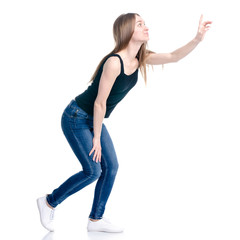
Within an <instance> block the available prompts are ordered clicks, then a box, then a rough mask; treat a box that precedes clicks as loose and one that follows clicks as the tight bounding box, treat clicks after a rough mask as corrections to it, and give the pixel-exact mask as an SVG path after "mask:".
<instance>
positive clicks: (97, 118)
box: [89, 57, 121, 162]
mask: <svg viewBox="0 0 240 240" xmlns="http://www.w3.org/2000/svg"><path fill="white" fill-rule="evenodd" d="M120 72H121V64H120V61H119V59H118V57H110V58H109V59H108V60H107V61H106V62H105V64H104V67H103V72H102V76H101V79H100V82H99V88H98V95H97V98H96V100H95V102H94V112H93V132H94V137H93V148H92V150H91V151H90V153H89V156H90V155H91V154H92V153H93V152H94V155H93V160H94V161H96V162H100V161H101V141H100V137H101V131H102V122H103V119H104V116H105V113H106V103H107V98H108V96H109V94H110V91H111V89H112V86H113V84H114V82H115V80H116V78H117V76H118V75H119V74H120Z"/></svg>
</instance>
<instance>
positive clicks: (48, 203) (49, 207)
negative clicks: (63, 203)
mask: <svg viewBox="0 0 240 240" xmlns="http://www.w3.org/2000/svg"><path fill="white" fill-rule="evenodd" d="M46 204H47V206H48V207H49V208H51V209H54V207H52V206H51V205H50V204H49V203H48V201H47V199H46Z"/></svg>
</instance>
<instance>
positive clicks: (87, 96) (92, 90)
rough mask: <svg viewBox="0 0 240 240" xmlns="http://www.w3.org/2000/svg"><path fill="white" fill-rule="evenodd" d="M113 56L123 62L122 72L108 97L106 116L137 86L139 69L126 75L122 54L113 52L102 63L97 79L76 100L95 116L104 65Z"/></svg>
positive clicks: (81, 106)
mask: <svg viewBox="0 0 240 240" xmlns="http://www.w3.org/2000/svg"><path fill="white" fill-rule="evenodd" d="M111 56H117V57H118V58H119V59H120V62H121V73H120V74H119V75H118V77H117V78H116V80H115V82H114V84H113V86H112V89H111V91H110V94H109V96H108V99H107V104H106V114H105V118H108V117H109V116H110V114H111V112H112V111H113V109H114V108H115V107H116V105H117V104H118V103H119V102H120V101H121V100H122V99H123V98H124V97H125V96H126V95H127V93H128V92H129V91H130V90H131V89H132V88H133V87H134V86H135V84H136V83H137V80H138V69H136V71H135V72H134V73H132V74H131V75H126V74H125V73H124V66H123V61H122V58H121V57H120V55H118V54H111V55H110V56H108V57H107V58H106V59H105V61H104V62H103V64H102V65H101V67H100V69H99V71H98V73H97V75H96V77H95V79H94V80H93V82H92V84H91V85H90V86H89V87H88V88H87V89H86V90H85V91H84V92H83V93H81V94H80V95H78V96H77V97H76V98H75V100H76V102H77V104H78V106H79V107H80V108H82V109H83V110H84V111H85V112H87V113H88V114H90V115H91V116H93V108H94V102H95V99H96V97H97V94H98V86H99V82H100V79H101V75H102V71H103V65H104V63H105V62H106V61H107V59H108V58H109V57H111Z"/></svg>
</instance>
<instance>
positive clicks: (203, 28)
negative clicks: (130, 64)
mask: <svg viewBox="0 0 240 240" xmlns="http://www.w3.org/2000/svg"><path fill="white" fill-rule="evenodd" d="M211 23H212V22H211V21H205V22H203V15H201V17H200V20H199V26H198V31H197V35H196V36H195V38H194V39H193V40H191V41H190V42H189V43H187V44H186V45H184V46H183V47H181V48H179V49H177V50H175V51H173V52H171V53H150V54H149V55H148V56H147V59H146V64H150V65H159V64H166V63H171V62H177V61H179V60H181V59H182V58H184V57H185V56H187V55H188V54H189V53H190V52H191V51H192V50H193V49H194V48H195V47H196V46H197V45H198V44H199V43H200V42H201V41H202V40H203V39H204V36H205V34H206V32H207V31H208V30H209V28H210V24H211Z"/></svg>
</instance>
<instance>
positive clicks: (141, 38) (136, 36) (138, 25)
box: [132, 15, 149, 43]
mask: <svg viewBox="0 0 240 240" xmlns="http://www.w3.org/2000/svg"><path fill="white" fill-rule="evenodd" d="M148 30H149V29H148V27H147V26H146V25H145V22H144V20H143V19H142V18H141V17H140V16H138V15H136V21H135V28H134V33H133V36H132V40H133V41H136V42H142V43H145V42H147V41H148V40H149V34H148Z"/></svg>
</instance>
